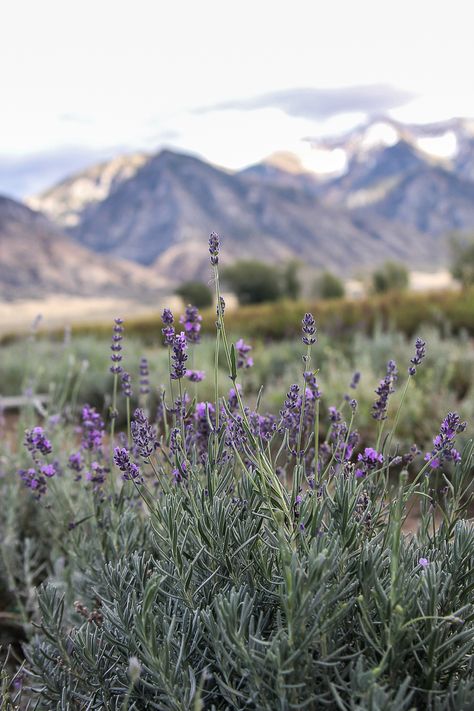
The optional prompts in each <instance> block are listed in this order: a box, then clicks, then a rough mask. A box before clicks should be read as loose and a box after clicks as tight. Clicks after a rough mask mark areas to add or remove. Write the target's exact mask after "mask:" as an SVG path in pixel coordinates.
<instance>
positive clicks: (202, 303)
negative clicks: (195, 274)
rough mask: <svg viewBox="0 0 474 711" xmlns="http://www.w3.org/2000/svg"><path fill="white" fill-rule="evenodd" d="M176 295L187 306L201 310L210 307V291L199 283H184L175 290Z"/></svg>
mask: <svg viewBox="0 0 474 711" xmlns="http://www.w3.org/2000/svg"><path fill="white" fill-rule="evenodd" d="M176 294H177V295H178V296H180V297H181V298H182V299H183V301H184V302H185V303H187V304H192V305H193V306H197V307H198V308H199V309H203V308H205V307H206V306H212V291H211V290H210V288H209V287H208V286H207V285H206V284H203V283H202V282H201V281H186V282H184V283H183V284H181V285H180V286H179V287H178V288H177V289H176Z"/></svg>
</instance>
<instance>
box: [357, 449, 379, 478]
mask: <svg viewBox="0 0 474 711" xmlns="http://www.w3.org/2000/svg"><path fill="white" fill-rule="evenodd" d="M379 464H383V454H381V453H380V452H377V450H376V449H373V447H366V448H365V449H364V453H363V454H359V456H358V457H357V465H358V466H357V469H356V470H355V475H356V477H363V476H365V475H366V474H367V473H368V472H370V471H372V470H374V469H377V467H378V465H379Z"/></svg>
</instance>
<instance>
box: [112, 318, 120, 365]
mask: <svg viewBox="0 0 474 711" xmlns="http://www.w3.org/2000/svg"><path fill="white" fill-rule="evenodd" d="M122 324H123V319H121V318H116V319H115V321H114V328H113V334H112V345H111V346H110V350H111V351H112V355H111V356H110V360H111V361H112V365H111V366H110V372H111V373H113V374H114V375H119V373H121V372H122V366H121V365H120V363H121V361H122V344H121V340H122V338H123V335H122V334H123V326H122Z"/></svg>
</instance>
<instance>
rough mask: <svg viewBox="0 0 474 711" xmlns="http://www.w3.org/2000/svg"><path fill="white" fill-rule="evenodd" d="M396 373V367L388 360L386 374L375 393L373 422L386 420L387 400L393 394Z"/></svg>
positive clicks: (392, 361) (393, 362)
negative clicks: (376, 396)
mask: <svg viewBox="0 0 474 711" xmlns="http://www.w3.org/2000/svg"><path fill="white" fill-rule="evenodd" d="M397 377H398V372H397V365H396V363H395V361H394V360H389V361H388V363H387V374H386V376H385V378H384V379H383V380H381V381H380V384H379V386H378V388H377V389H376V391H375V393H376V394H377V395H378V396H379V397H378V399H377V400H376V401H375V403H374V405H373V408H372V417H373V418H374V419H375V420H379V421H381V420H386V419H387V408H388V398H389V396H390V395H391V394H392V393H394V392H395V388H394V384H395V382H396V380H397Z"/></svg>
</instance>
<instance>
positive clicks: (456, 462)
mask: <svg viewBox="0 0 474 711" xmlns="http://www.w3.org/2000/svg"><path fill="white" fill-rule="evenodd" d="M216 239H217V238H216V236H215V235H213V236H212V237H211V240H212V242H211V245H212V251H211V257H212V259H213V262H212V263H213V269H214V281H215V283H216V288H217V296H218V297H219V279H218V270H217V263H218V253H219V250H218V243H217V244H216ZM218 304H219V305H220V306H219V311H218V316H217V318H218V324H217V330H216V355H215V363H216V366H217V365H218V360H219V352H220V350H221V349H222V352H223V357H224V363H225V368H226V382H227V383H228V382H229V380H230V384H231V386H232V387H231V389H230V391H229V392H228V393H227V392H226V394H225V396H223V395H222V390H221V388H220V387H219V386H220V383H219V370H217V372H215V374H214V375H215V380H213V384H214V387H215V391H214V398H213V399H211V400H210V401H207V402H205V401H198V400H197V398H195V399H191V397H189V396H188V395H187V394H186V392H185V385H186V378H187V377H188V371H187V363H188V361H189V360H192V356H191V358H190V359H189V358H188V356H189V355H190V353H189V351H190V349H194V348H196V347H197V341H198V338H197V337H198V335H199V333H198V329H197V327H196V329H195V331H192V329H190V328H186V333H188V338H186V337H185V335H184V334H183V335H177V336H176V335H174V334H173V332H172V331H173V329H174V325H175V324H174V321H173V318H172V315H171V314H170V312H167V313H165V314H164V318H165V319H166V324H167V334H166V335H167V339H168V341H169V343H170V346H169V357H170V366H171V367H170V370H169V376H170V384H169V391H168V393H166V392H164V393H163V392H162V393H161V395H160V401H159V404H158V408H156V407H153V410H151V408H150V402H149V392H148V390H149V386H148V382H146V388H143V385H144V381H145V380H147V379H146V378H145V377H144V374H143V368H142V373H141V385H142V393H141V402H140V404H141V406H142V407H141V408H139V409H137V410H136V411H135V413H134V416H133V418H131V417H130V407H129V397H128V395H126V394H125V392H123V393H121V394H120V395H119V390H118V384H119V379H121V377H122V376H121V373H120V368H121V367H122V365H124V364H125V361H124V360H123V353H122V338H123V326H122V322H121V321H120V319H117V320H116V322H115V325H114V332H113V344H112V356H111V358H112V372H113V381H114V382H113V396H112V402H111V407H110V410H109V413H108V415H107V418H106V419H107V421H106V422H105V423H104V418H103V417H102V416H101V414H100V413H99V412H98V411H97V410H95V409H94V408H91V407H89V406H85V407H84V408H83V409H82V412H81V414H80V417H79V418H78V421H77V420H74V419H73V418H72V416H71V412H69V413H68V417H67V418H64V416H62V415H61V417H63V419H60V421H58V419H57V418H55V419H54V420H46V422H45V423H44V427H32V428H29V429H28V428H27V432H26V435H25V444H26V447H25V450H24V451H23V453H22V454H21V455H18V456H19V457H21V462H19V463H20V465H21V466H20V470H19V472H18V478H17V482H20V481H21V482H23V483H24V484H25V485H26V487H27V488H29V489H31V492H30V493H31V495H32V497H33V498H34V499H36V502H35V503H36V504H37V506H38V509H39V510H40V511H41V512H42V514H41V515H43V514H44V515H45V516H50V520H51V525H50V526H49V527H48V528H47V529H46V530H44V528H45V527H43V531H42V533H41V536H42V538H43V540H45V541H48V544H49V547H50V549H53V548H55V547H60V549H61V550H62V551H63V555H64V565H63V566H61V567H56V568H54V569H52V568H51V567H50V566H49V565H48V566H47V567H48V580H47V581H46V582H45V584H44V585H43V586H42V587H41V589H40V591H39V595H38V604H39V608H40V621H39V626H38V627H37V633H36V634H35V635H34V636H32V635H31V630H28V626H27V625H26V624H25V632H26V631H27V630H28V634H29V635H30V642H29V644H28V646H27V647H26V665H25V673H26V678H25V681H24V689H25V694H26V695H27V696H28V697H29V699H30V700H31V702H32V704H33V705H34V704H36V707H37V708H41V709H45V710H46V709H57V708H90V709H93V708H97V709H101V708H105V709H107V708H110V709H116V710H117V711H118V709H132V708H133V709H136V710H137V711H138V710H140V709H153V708H156V709H176V710H178V709H179V710H181V709H188V708H189V709H191V708H200V709H203V708H209V709H215V710H216V711H217V710H220V709H222V710H224V709H228V710H233V709H236V710H237V709H244V708H246V709H268V710H269V711H270V710H271V709H275V708H281V709H289V710H290V709H300V708H304V707H307V708H317V707H320V706H321V707H327V708H329V709H347V710H348V711H349V710H350V709H358V708H360V709H364V708H371V709H389V710H390V709H391V710H392V711H398V709H411V708H420V709H421V708H432V709H463V708H465V709H468V708H469V704H471V700H472V694H473V693H474V673H473V668H472V655H473V654H474V608H473V604H472V590H473V589H474V537H473V535H472V528H471V526H470V524H469V523H468V522H467V521H466V520H464V518H463V517H464V516H465V515H466V511H467V507H468V505H469V497H470V495H471V493H472V484H471V481H472V466H473V446H472V443H470V442H465V446H464V447H462V446H460V444H458V442H460V443H461V445H462V441H463V437H464V430H465V427H466V424H465V423H464V422H462V420H461V418H460V417H459V415H458V414H456V413H455V412H450V413H448V414H447V415H446V417H445V418H444V420H443V421H442V423H441V426H440V427H438V426H436V425H435V424H434V423H431V431H432V434H435V435H436V436H435V437H434V438H433V444H432V445H431V447H430V450H429V451H428V452H426V453H421V452H419V450H418V448H417V447H416V446H413V447H411V448H410V449H409V450H408V451H405V450H404V449H401V448H400V447H399V446H398V442H397V430H398V426H399V422H400V420H401V418H402V416H403V409H402V407H403V404H404V402H405V400H406V398H407V397H409V396H410V394H411V393H413V392H415V393H416V390H415V384H416V380H417V379H418V377H419V373H417V370H420V371H421V372H422V369H423V367H424V366H425V363H424V358H425V343H424V341H422V340H421V339H417V341H416V344H415V349H414V352H413V355H412V358H411V360H410V362H408V363H406V366H407V367H406V371H405V376H402V375H400V376H399V374H398V370H397V366H396V364H395V362H394V361H393V360H392V359H390V360H389V362H388V363H387V365H386V370H385V375H384V376H383V378H382V380H380V382H379V385H378V387H377V389H376V400H375V403H374V404H373V406H372V408H371V412H372V416H373V421H374V424H375V427H374V428H373V429H372V442H371V444H372V446H365V445H364V444H361V442H360V439H359V433H358V431H357V429H356V426H357V422H358V409H359V406H358V403H357V402H356V400H355V399H354V398H353V394H354V393H355V392H357V391H356V388H357V387H358V377H357V376H354V378H353V381H352V383H351V385H350V388H348V389H349V391H350V394H347V393H346V394H345V395H344V394H342V393H341V394H342V395H343V396H342V399H341V404H340V405H339V406H331V407H329V409H328V412H327V414H326V412H325V409H324V410H322V408H321V388H320V382H319V373H317V372H316V371H315V370H313V368H312V359H313V357H314V348H315V344H316V336H317V334H316V323H315V320H314V318H313V316H312V315H311V314H310V313H306V314H305V315H304V317H303V319H302V324H301V340H302V344H303V345H301V346H300V359H299V363H300V368H299V372H298V378H297V382H294V383H293V384H292V385H291V386H290V388H289V389H288V391H287V395H286V399H285V400H284V402H283V404H282V406H281V409H280V413H279V415H278V416H275V415H272V414H271V413H270V414H269V413H266V414H265V413H263V412H261V411H260V409H259V404H260V398H259V399H258V402H257V404H256V406H255V408H253V407H251V406H250V405H248V404H246V403H245V402H244V391H243V389H242V387H241V381H242V382H243V380H244V378H243V374H244V373H247V372H248V370H249V369H250V368H251V366H252V364H251V358H250V356H249V352H250V351H251V349H250V347H249V345H248V344H246V343H245V342H244V341H243V339H239V340H238V341H237V342H235V343H232V342H231V341H230V337H229V335H228V333H227V331H226V327H225V318H224V313H223V309H222V305H221V302H220V300H219V299H218ZM197 316H198V315H197V314H196V313H195V311H193V313H191V311H189V312H187V315H186V317H187V319H188V321H189V322H191V320H192V323H193V324H194V325H195V326H197V325H198V324H200V322H199V320H198V318H197ZM300 343H301V341H300ZM301 356H302V361H301ZM404 370H405V368H404ZM407 371H408V372H407ZM316 376H317V377H316ZM399 378H400V380H402V383H401V396H400V398H399V399H398V404H396V405H395V401H394V400H393V396H394V392H395V389H396V388H397V387H398V379H399ZM132 385H133V382H132ZM193 387H194V383H193V384H192V386H190V388H193ZM197 387H198V384H196V388H197ZM166 389H167V390H168V386H167V388H166ZM226 390H227V388H226ZM410 391H411V393H410ZM394 405H395V407H394ZM119 408H121V409H124V410H125V411H126V424H127V426H126V429H125V431H124V432H121V433H118V434H117V432H116V429H115V425H116V423H117V411H118V409H119ZM389 409H394V417H393V419H392V420H388V418H387V414H388V411H389ZM401 413H402V414H401ZM106 428H108V436H107V437H106ZM49 429H51V430H52V435H51V436H50V434H49V431H48V430H49ZM438 430H439V433H438V434H436V432H437V431H438ZM415 503H417V504H418V505H419V511H420V514H419V521H418V526H417V531H416V533H414V534H410V533H408V531H407V530H406V524H407V519H408V516H409V512H410V510H411V509H412V508H413V506H414V505H415ZM40 531H41V528H40ZM2 540H3V536H2ZM45 558H46V560H48V558H47V554H45ZM34 619H35V620H36V618H34ZM6 683H8V682H6ZM33 707H34V706H33Z"/></svg>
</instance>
